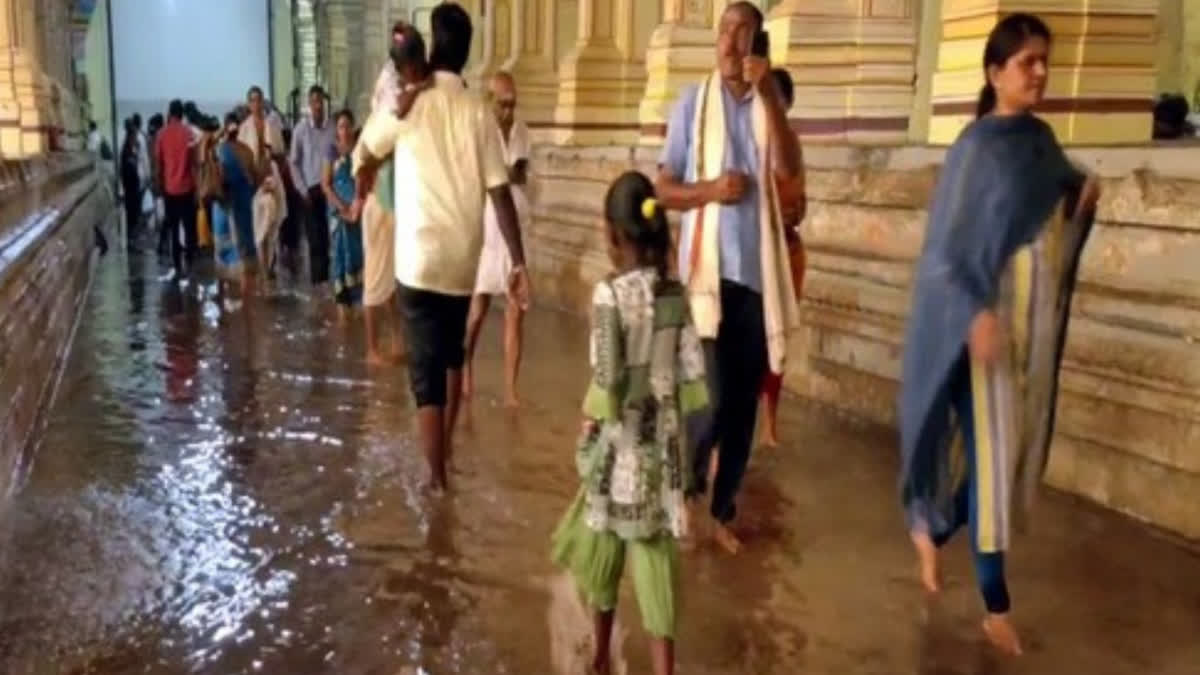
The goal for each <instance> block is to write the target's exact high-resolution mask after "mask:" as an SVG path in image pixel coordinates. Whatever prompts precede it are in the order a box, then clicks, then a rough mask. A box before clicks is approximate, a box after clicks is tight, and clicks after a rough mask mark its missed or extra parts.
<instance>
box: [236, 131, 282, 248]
mask: <svg viewBox="0 0 1200 675" xmlns="http://www.w3.org/2000/svg"><path fill="white" fill-rule="evenodd" d="M263 131H264V133H265V135H266V138H264V139H262V142H261V143H260V139H259V138H258V128H257V127H256V125H255V124H254V118H253V117H248V118H246V120H245V121H243V122H242V125H241V126H240V127H238V140H239V141H241V142H242V143H244V144H245V145H246V146H247V147H249V148H250V151H251V152H253V153H254V164H255V168H256V170H257V167H258V166H261V162H262V161H263V158H262V157H260V156H259V153H260V151H263V150H265V151H266V152H267V153H268V154H269V155H271V156H272V159H271V162H270V174H269V175H268V176H267V177H266V178H265V179H263V182H262V184H261V185H259V187H258V190H257V191H256V192H255V194H254V203H253V212H254V240H255V243H256V244H257V248H258V254H259V262H260V263H261V264H262V266H263V268H264V269H269V268H270V267H271V264H272V263H273V262H274V259H275V252H276V250H275V249H276V245H277V244H278V242H277V238H278V234H279V227H280V226H281V225H282V224H283V221H284V219H286V218H287V215H288V207H287V192H286V189H285V187H284V183H283V177H282V176H280V174H279V166H278V164H277V163H276V162H275V161H274V159H273V157H274V156H277V155H281V154H283V153H284V152H286V151H287V149H286V147H285V146H284V142H283V131H282V130H281V129H280V128H279V125H277V124H275V123H274V122H272V120H271V118H270V117H268V118H267V119H265V120H263ZM260 145H261V146H262V148H260V147H259V146H260Z"/></svg>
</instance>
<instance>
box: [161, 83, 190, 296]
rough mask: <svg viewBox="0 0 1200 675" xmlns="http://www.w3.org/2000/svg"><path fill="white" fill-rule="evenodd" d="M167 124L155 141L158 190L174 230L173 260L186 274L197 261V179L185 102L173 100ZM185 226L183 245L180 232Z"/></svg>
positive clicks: (177, 269)
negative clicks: (185, 117)
mask: <svg viewBox="0 0 1200 675" xmlns="http://www.w3.org/2000/svg"><path fill="white" fill-rule="evenodd" d="M167 117H168V120H167V125H166V126H165V127H163V129H162V131H160V132H158V134H157V138H156V140H155V144H154V167H155V168H154V176H155V180H156V181H157V183H158V185H157V189H156V192H157V193H158V194H161V195H162V196H163V201H164V202H165V203H166V217H165V218H163V227H164V228H166V230H167V231H168V232H170V233H171V235H172V236H171V259H172V261H174V265H175V274H176V275H177V276H183V272H184V266H185V263H186V265H187V267H188V268H190V267H191V265H192V263H194V262H195V260H196V247H197V232H196V179H195V176H194V174H193V167H194V165H195V162H196V156H195V154H194V153H193V152H192V132H191V131H190V130H189V129H188V128H187V126H185V125H184V123H183V102H182V101H179V100H174V101H171V103H170V105H169V106H168V109H167ZM181 226H182V227H183V245H182V247H181V246H180V241H179V237H178V236H177V235H176V233H177V232H178V231H179V228H180V227H181Z"/></svg>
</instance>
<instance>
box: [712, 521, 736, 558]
mask: <svg viewBox="0 0 1200 675" xmlns="http://www.w3.org/2000/svg"><path fill="white" fill-rule="evenodd" d="M713 541H715V542H717V546H720V547H721V548H723V549H725V552H726V553H728V554H729V555H737V554H738V553H740V552H741V550H742V542H741V540H740V539H738V538H737V535H735V534H734V533H733V531H732V530H730V529H729V528H728V527H726V526H725V524H724V523H718V524H717V526H716V527H715V528H713Z"/></svg>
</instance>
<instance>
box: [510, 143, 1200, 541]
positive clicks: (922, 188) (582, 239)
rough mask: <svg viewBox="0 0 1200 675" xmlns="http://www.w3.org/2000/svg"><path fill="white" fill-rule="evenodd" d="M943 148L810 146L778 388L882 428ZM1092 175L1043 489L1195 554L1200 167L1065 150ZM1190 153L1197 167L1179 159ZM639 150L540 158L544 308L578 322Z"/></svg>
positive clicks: (560, 152)
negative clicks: (608, 202) (797, 303)
mask: <svg viewBox="0 0 1200 675" xmlns="http://www.w3.org/2000/svg"><path fill="white" fill-rule="evenodd" d="M942 152H943V151H942V150H940V149H936V148H924V147H903V148H891V149H871V148H862V147H858V148H851V147H829V146H822V147H817V146H814V147H810V148H807V149H806V163H807V165H808V186H809V187H808V194H809V214H808V217H807V218H806V219H805V222H804V226H803V232H804V238H805V242H806V245H807V247H808V277H807V280H806V282H805V298H804V300H803V303H802V309H803V314H804V326H805V327H804V330H803V331H801V334H800V335H798V336H797V337H796V338H795V340H794V342H793V344H792V351H791V354H792V355H793V356H792V357H791V358H790V359H789V361H790V363H789V372H788V373H787V386H788V387H789V389H790V390H791V391H793V392H794V393H797V394H799V395H801V396H804V397H807V398H811V399H815V400H818V401H821V402H823V403H826V404H829V405H831V406H834V407H836V408H839V409H841V410H844V411H846V412H849V413H852V414H855V415H857V416H860V417H865V418H868V419H871V420H874V421H877V422H880V423H883V424H889V425H890V424H894V423H895V413H894V401H895V396H896V391H897V380H898V377H899V370H900V366H899V357H900V350H901V341H902V338H903V329H904V322H905V319H906V314H907V311H908V307H909V287H910V281H911V278H912V269H913V263H914V259H915V257H916V255H917V253H918V251H919V248H920V245H921V241H922V237H923V229H924V225H925V218H926V214H925V208H926V205H927V204H928V200H929V197H930V193H931V191H932V188H933V185H934V183H935V181H936V180H937V173H938V166H939V163H940V161H941V157H942ZM1071 154H1072V156H1073V157H1075V158H1076V159H1077V160H1078V161H1080V162H1081V163H1083V164H1084V165H1086V166H1088V167H1090V169H1091V170H1092V171H1095V172H1097V173H1099V174H1100V175H1101V176H1102V177H1103V178H1104V188H1105V193H1104V198H1103V200H1102V202H1101V204H1100V211H1099V221H1100V222H1099V224H1098V226H1097V227H1096V228H1095V230H1094V232H1093V234H1092V237H1091V239H1090V242H1089V245H1088V247H1087V250H1086V252H1085V255H1084V260H1083V266H1082V271H1081V279H1080V284H1079V289H1078V293H1077V295H1076V300H1075V303H1074V306H1073V308H1074V313H1073V319H1072V323H1071V331H1070V338H1069V342H1068V345H1067V354H1066V357H1065V365H1064V369H1063V373H1062V379H1061V382H1062V388H1061V391H1062V395H1061V396H1060V399H1059V413H1058V420H1059V422H1058V429H1057V432H1058V433H1057V436H1056V439H1055V445H1054V448H1053V451H1052V455H1051V457H1052V459H1051V463H1050V467H1049V470H1048V475H1047V481H1048V482H1049V483H1050V484H1051V485H1053V486H1055V487H1057V488H1061V489H1063V490H1066V491H1068V492H1072V493H1076V494H1080V495H1083V496H1085V497H1087V498H1090V499H1092V500H1095V501H1097V502H1099V503H1101V504H1105V505H1107V506H1109V507H1111V508H1113V509H1116V510H1119V511H1122V512H1124V513H1128V514H1130V515H1132V516H1134V517H1136V518H1140V519H1144V520H1146V521H1149V522H1151V523H1154V524H1156V525H1158V526H1161V527H1163V528H1165V529H1167V530H1170V531H1173V532H1176V533H1179V534H1182V535H1184V536H1185V537H1188V538H1191V539H1200V498H1198V497H1200V347H1198V346H1197V345H1196V344H1195V342H1196V338H1197V336H1200V263H1197V261H1200V219H1198V218H1197V217H1196V215H1195V214H1196V213H1197V209H1198V207H1200V169H1197V168H1196V167H1195V165H1194V150H1189V149H1187V148H1178V149H1171V148H1146V147H1143V148H1128V149H1103V150H1100V149H1096V150H1092V149H1076V150H1072V151H1071ZM1189 156H1190V157H1191V158H1192V159H1189ZM654 157H655V156H654V151H653V150H652V149H633V148H566V147H543V148H539V149H538V151H537V152H536V153H535V158H534V160H533V163H532V164H533V182H532V186H531V189H532V193H533V194H532V197H533V199H534V204H535V219H534V222H533V224H532V226H531V228H530V232H529V234H528V235H527V238H528V246H529V249H530V261H531V267H532V269H533V271H534V273H535V277H534V283H535V290H536V292H537V294H538V299H539V302H540V303H541V304H543V305H554V306H557V307H560V308H563V309H566V310H568V311H571V312H576V313H581V312H583V311H585V309H586V307H587V302H588V298H589V292H590V288H591V284H592V283H594V282H595V281H596V280H597V279H598V278H599V277H600V276H601V275H603V274H604V273H605V272H606V271H607V270H608V269H609V263H608V259H607V256H606V253H605V248H604V242H603V239H602V236H601V232H602V230H601V220H600V218H601V215H600V205H601V203H602V199H603V194H604V190H605V188H606V186H607V183H608V181H609V180H611V178H612V177H613V176H615V175H616V174H618V173H620V172H621V171H623V170H625V169H627V168H631V167H636V168H639V169H641V170H643V171H646V172H650V171H652V169H653V165H654ZM880 452H895V448H893V447H887V448H880Z"/></svg>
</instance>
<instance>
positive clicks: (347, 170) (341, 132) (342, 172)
mask: <svg viewBox="0 0 1200 675" xmlns="http://www.w3.org/2000/svg"><path fill="white" fill-rule="evenodd" d="M335 120H336V124H337V150H336V153H337V155H336V157H333V158H332V159H331V160H330V162H329V163H328V164H326V165H325V177H324V180H322V186H323V187H324V188H325V196H326V198H327V199H328V200H329V233H330V237H329V248H330V254H329V258H330V265H331V267H332V270H330V272H331V274H330V279H332V281H333V297H334V300H336V301H337V304H338V309H339V311H340V312H341V313H342V314H343V315H344V314H345V312H346V310H347V309H349V308H350V307H354V306H356V305H358V304H360V303H361V302H362V291H363V242H362V228H361V227H360V225H359V222H358V219H357V218H355V217H353V214H352V213H351V206H352V205H353V204H354V170H353V161H352V160H351V157H350V155H351V153H352V152H353V151H354V142H355V134H354V114H353V113H351V112H350V111H349V110H343V111H341V112H339V113H338V114H337V117H336V118H335Z"/></svg>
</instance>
